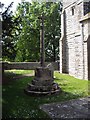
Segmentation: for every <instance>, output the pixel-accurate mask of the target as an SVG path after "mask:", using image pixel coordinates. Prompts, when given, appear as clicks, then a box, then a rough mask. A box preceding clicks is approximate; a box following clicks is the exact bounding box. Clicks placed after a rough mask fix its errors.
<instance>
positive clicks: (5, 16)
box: [2, 2, 18, 61]
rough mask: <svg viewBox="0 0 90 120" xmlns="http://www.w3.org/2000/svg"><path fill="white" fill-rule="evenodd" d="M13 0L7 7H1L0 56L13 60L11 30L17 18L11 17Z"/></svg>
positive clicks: (14, 52)
mask: <svg viewBox="0 0 90 120" xmlns="http://www.w3.org/2000/svg"><path fill="white" fill-rule="evenodd" d="M12 5H13V2H12V3H11V4H10V5H9V6H8V7H7V8H4V4H3V9H4V12H3V13H2V57H3V60H7V61H13V60H14V59H15V54H16V50H15V43H14V41H13V37H14V36H13V32H12V31H13V30H14V29H15V26H16V25H17V22H18V21H17V18H16V19H13V15H12V11H10V8H11V7H12Z"/></svg>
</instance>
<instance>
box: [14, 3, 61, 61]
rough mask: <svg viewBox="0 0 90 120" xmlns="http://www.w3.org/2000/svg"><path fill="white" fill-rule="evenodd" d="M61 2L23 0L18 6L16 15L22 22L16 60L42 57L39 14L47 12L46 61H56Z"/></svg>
mask: <svg viewBox="0 0 90 120" xmlns="http://www.w3.org/2000/svg"><path fill="white" fill-rule="evenodd" d="M59 10H60V4H59V3H53V2H47V3H41V4H39V3H38V2H33V3H32V4H31V3H29V2H22V3H21V4H19V6H18V7H17V12H16V17H17V16H20V18H21V22H20V23H19V24H18V28H19V29H21V30H19V31H18V32H17V33H18V35H17V38H18V39H17V55H16V61H39V58H40V52H39V51H40V48H39V46H40V35H39V34H40V33H39V30H40V21H39V20H38V16H40V15H41V14H42V13H44V14H45V22H44V24H45V47H46V49H45V53H46V61H56V60H57V59H58V53H59V38H60V14H59Z"/></svg>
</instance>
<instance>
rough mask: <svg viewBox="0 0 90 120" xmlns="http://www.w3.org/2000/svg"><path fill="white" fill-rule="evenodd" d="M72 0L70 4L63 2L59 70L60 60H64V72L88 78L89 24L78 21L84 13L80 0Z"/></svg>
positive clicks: (61, 66) (61, 65) (61, 67)
mask: <svg viewBox="0 0 90 120" xmlns="http://www.w3.org/2000/svg"><path fill="white" fill-rule="evenodd" d="M65 1H66V0H65ZM74 1H75V0H72V2H70V3H71V4H69V3H68V2H67V4H64V9H63V11H65V18H64V22H65V25H64V28H65V29H66V31H65V33H62V35H63V34H64V36H65V39H64V42H62V40H60V45H61V44H62V45H61V46H60V47H62V48H60V54H61V55H60V56H61V57H60V72H62V73H63V70H62V69H63V62H62V63H61V60H62V61H63V60H64V69H66V73H69V74H70V75H72V76H74V77H76V78H80V79H88V72H87V71H88V64H87V63H88V60H87V38H88V36H89V26H88V22H84V26H82V22H80V19H81V18H82V17H83V15H84V9H83V2H82V0H79V1H76V2H74ZM62 25H63V24H61V26H62ZM89 25H90V24H89ZM62 28H63V27H62ZM62 28H61V29H62ZM64 28H63V29H64ZM62 35H61V36H62ZM63 48H64V50H63ZM61 51H63V52H64V53H63V52H61ZM62 53H63V54H62Z"/></svg>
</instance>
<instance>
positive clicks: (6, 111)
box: [2, 71, 88, 119]
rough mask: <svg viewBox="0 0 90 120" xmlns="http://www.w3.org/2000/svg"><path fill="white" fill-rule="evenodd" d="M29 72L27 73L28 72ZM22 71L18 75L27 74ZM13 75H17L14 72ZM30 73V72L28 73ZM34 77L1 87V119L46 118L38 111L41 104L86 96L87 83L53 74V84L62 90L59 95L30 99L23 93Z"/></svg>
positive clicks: (11, 82)
mask: <svg viewBox="0 0 90 120" xmlns="http://www.w3.org/2000/svg"><path fill="white" fill-rule="evenodd" d="M28 72H29V71H28ZM28 72H26V71H23V72H22V73H20V74H26V73H27V74H28ZM14 73H18V72H17V71H14ZM30 73H32V71H31V72H30ZM33 78H34V76H31V77H27V78H22V79H17V80H13V79H12V81H10V82H9V83H8V84H7V85H3V89H2V93H3V100H2V101H3V109H2V110H3V119H4V118H23V119H25V118H35V119H38V118H46V119H47V118H48V119H49V116H48V115H47V114H46V113H44V112H43V111H42V110H40V109H39V106H40V105H41V104H45V103H52V102H63V101H67V100H70V99H75V98H80V97H85V96H88V81H86V80H79V79H76V78H74V77H71V76H69V75H64V74H60V73H58V72H55V82H57V83H58V84H59V86H60V88H61V89H62V92H61V93H60V94H59V95H52V96H47V97H31V96H27V95H26V94H25V93H24V88H25V87H26V86H27V83H28V82H31V80H32V79H33Z"/></svg>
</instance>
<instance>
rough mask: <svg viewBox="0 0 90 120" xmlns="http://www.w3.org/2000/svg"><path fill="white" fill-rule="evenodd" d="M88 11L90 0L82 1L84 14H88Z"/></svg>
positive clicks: (89, 10)
mask: <svg viewBox="0 0 90 120" xmlns="http://www.w3.org/2000/svg"><path fill="white" fill-rule="evenodd" d="M89 12H90V1H89V2H84V15H86V14H88V13H89Z"/></svg>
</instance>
